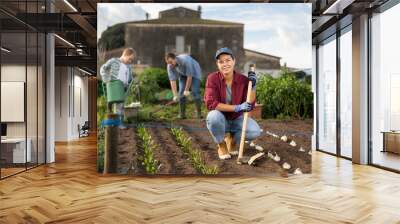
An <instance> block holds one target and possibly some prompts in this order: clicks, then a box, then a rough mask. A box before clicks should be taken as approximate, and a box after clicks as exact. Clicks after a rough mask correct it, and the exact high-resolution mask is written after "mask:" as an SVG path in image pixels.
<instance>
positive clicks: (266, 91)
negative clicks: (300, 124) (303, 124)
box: [257, 71, 313, 119]
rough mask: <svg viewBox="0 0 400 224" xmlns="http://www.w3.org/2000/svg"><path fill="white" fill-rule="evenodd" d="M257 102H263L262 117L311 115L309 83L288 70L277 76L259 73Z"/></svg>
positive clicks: (311, 100) (311, 105)
mask: <svg viewBox="0 0 400 224" xmlns="http://www.w3.org/2000/svg"><path fill="white" fill-rule="evenodd" d="M257 102H258V103H261V104H263V117H264V118H285V119H286V118H310V117H312V116H313V114H312V113H313V94H312V92H311V85H310V84H308V83H307V82H305V81H301V80H298V79H297V78H296V76H295V75H294V74H292V73H290V72H288V71H283V72H282V74H281V76H280V77H279V78H273V77H272V76H270V75H261V78H260V79H259V81H258V83H257Z"/></svg>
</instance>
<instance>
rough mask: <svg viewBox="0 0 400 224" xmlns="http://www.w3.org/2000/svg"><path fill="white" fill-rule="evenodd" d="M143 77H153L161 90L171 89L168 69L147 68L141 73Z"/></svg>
mask: <svg viewBox="0 0 400 224" xmlns="http://www.w3.org/2000/svg"><path fill="white" fill-rule="evenodd" d="M140 75H141V76H146V77H153V78H154V79H155V80H156V81H157V84H158V86H159V87H160V88H162V89H169V88H170V83H169V79H168V73H167V70H166V69H163V68H153V67H150V68H145V69H144V70H143V72H141V73H140Z"/></svg>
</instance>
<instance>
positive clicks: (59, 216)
mask: <svg viewBox="0 0 400 224" xmlns="http://www.w3.org/2000/svg"><path fill="white" fill-rule="evenodd" d="M56 157H57V162H56V163H55V164H51V165H47V166H41V167H39V168H36V169H33V170H29V171H28V172H26V173H22V174H19V175H17V176H13V177H10V178H7V179H5V180H2V181H0V223H44V222H48V223H119V224H120V223H373V224H377V223H385V224H387V223H400V175H399V174H395V173H391V172H387V171H384V170H380V169H377V168H374V167H369V166H358V165H352V164H351V163H350V161H347V160H343V159H337V158H335V157H333V156H329V155H326V154H323V153H318V152H316V153H314V154H313V174H310V175H301V176H294V177H290V178H282V177H265V178H243V177H242V178H238V177H236V178H201V177H198V178H197V177H191V178H143V177H142V178H133V177H126V176H102V175H99V174H97V173H96V170H95V160H96V145H95V138H93V137H91V138H85V139H84V140H82V141H79V142H72V143H70V144H57V153H56Z"/></svg>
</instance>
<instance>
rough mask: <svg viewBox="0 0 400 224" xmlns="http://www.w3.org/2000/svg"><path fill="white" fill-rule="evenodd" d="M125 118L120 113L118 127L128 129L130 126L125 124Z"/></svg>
mask: <svg viewBox="0 0 400 224" xmlns="http://www.w3.org/2000/svg"><path fill="white" fill-rule="evenodd" d="M124 122H125V119H124V115H119V125H118V127H119V128H120V129H127V128H128V127H127V126H126V125H125V123H124Z"/></svg>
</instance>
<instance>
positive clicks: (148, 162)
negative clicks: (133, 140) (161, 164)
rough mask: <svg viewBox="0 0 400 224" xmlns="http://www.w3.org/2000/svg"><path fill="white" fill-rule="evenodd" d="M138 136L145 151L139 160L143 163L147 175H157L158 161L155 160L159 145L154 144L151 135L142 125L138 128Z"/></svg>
mask: <svg viewBox="0 0 400 224" xmlns="http://www.w3.org/2000/svg"><path fill="white" fill-rule="evenodd" d="M138 136H139V138H140V139H141V142H142V150H143V155H142V156H140V158H139V159H140V160H141V161H142V165H143V166H144V168H145V170H146V173H147V174H155V173H156V172H157V165H158V161H157V160H156V159H155V158H154V151H155V150H157V145H156V144H154V141H153V139H152V138H151V135H150V134H149V132H147V130H146V129H145V128H144V127H143V126H142V125H140V126H139V127H138Z"/></svg>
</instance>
